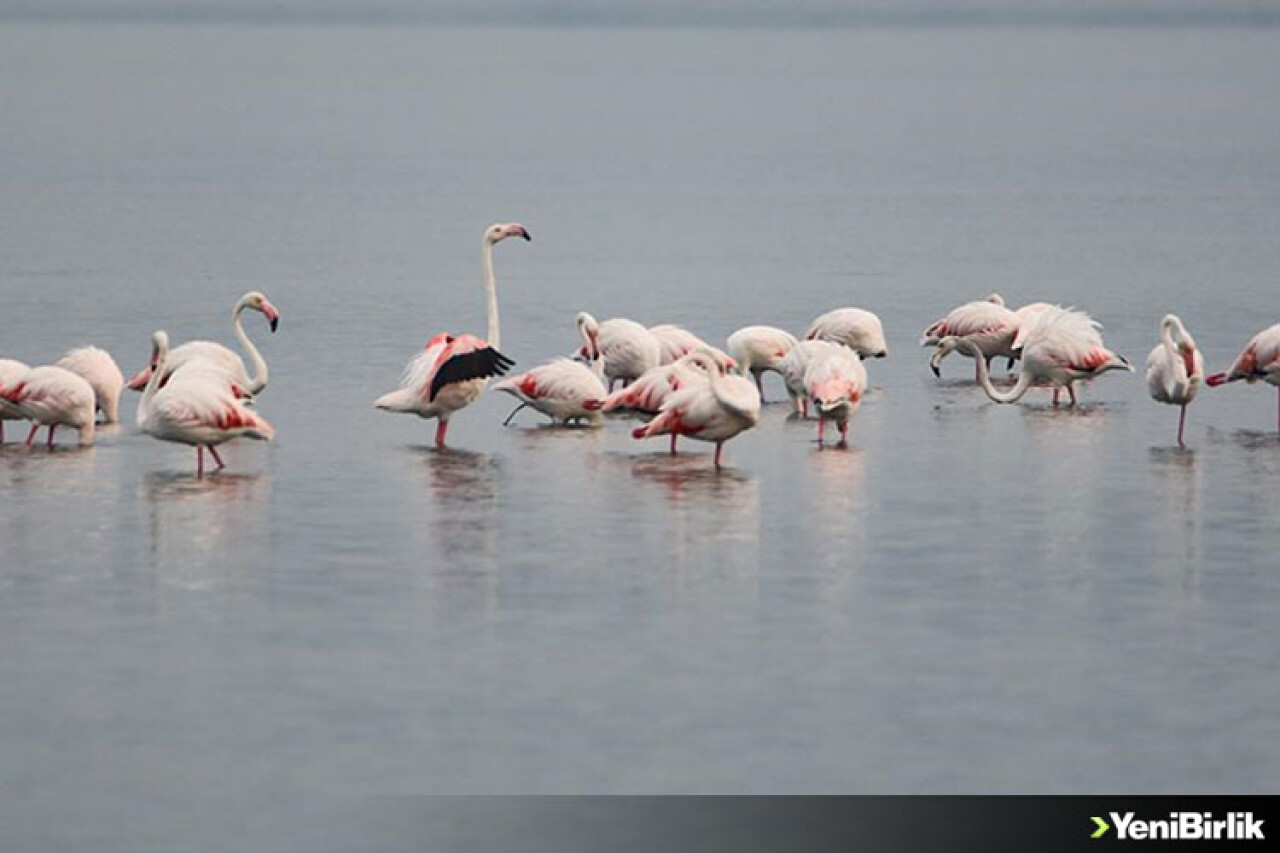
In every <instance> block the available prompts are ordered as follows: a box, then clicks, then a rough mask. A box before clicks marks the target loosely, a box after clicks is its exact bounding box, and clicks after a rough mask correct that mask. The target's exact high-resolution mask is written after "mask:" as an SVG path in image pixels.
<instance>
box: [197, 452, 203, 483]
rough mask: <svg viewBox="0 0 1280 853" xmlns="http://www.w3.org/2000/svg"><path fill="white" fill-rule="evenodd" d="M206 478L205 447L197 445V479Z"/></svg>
mask: <svg viewBox="0 0 1280 853" xmlns="http://www.w3.org/2000/svg"><path fill="white" fill-rule="evenodd" d="M203 476H204V445H203V444H197V445H196V479H199V478H200V477H203Z"/></svg>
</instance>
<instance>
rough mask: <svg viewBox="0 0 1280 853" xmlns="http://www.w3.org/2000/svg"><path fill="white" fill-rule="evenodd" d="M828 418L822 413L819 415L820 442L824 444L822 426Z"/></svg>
mask: <svg viewBox="0 0 1280 853" xmlns="http://www.w3.org/2000/svg"><path fill="white" fill-rule="evenodd" d="M826 422H827V419H826V418H824V417H823V416H822V415H818V444H822V427H823V425H824V424H826Z"/></svg>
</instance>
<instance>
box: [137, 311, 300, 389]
mask: <svg viewBox="0 0 1280 853" xmlns="http://www.w3.org/2000/svg"><path fill="white" fill-rule="evenodd" d="M246 310H253V311H258V312H259V313H261V314H262V316H264V317H266V318H267V322H268V323H269V324H270V327H271V331H272V332H275V330H276V328H277V327H278V326H279V325H280V312H279V311H277V310H276V307H275V306H274V305H272V304H271V301H270V300H269V299H267V297H266V294H264V293H262V292H261V291H258V290H251V291H249V292H248V293H246V294H245V295H244V296H241V297H240V299H239V300H238V301H237V302H236V304H235V308H233V309H232V311H231V327H232V329H233V330H234V332H235V336H236V340H237V341H239V342H240V346H241V348H242V349H244V351H245V353H246V354H247V355H248V356H249V361H250V363H252V364H253V376H250V375H249V371H248V370H247V369H246V368H245V366H244V361H243V360H242V359H241V358H240V356H238V355H236V353H235V351H234V350H231V349H229V348H228V347H225V346H223V345H222V344H219V343H215V342H213V341H188V342H187V343H185V344H182V345H181V346H177V347H174V349H173V351H172V352H170V353H169V361H168V365H169V366H168V368H167V371H168V372H167V373H166V375H164V376H162V377H160V387H162V388H163V387H164V385H165V383H166V382H168V381H169V376H170V375H172V374H173V372H174V371H176V370H177V369H178V368H180V367H183V366H184V365H187V364H190V363H192V362H195V361H205V362H209V363H211V364H212V365H214V366H216V367H217V368H218V369H220V370H223V371H225V372H226V374H227V376H228V377H229V378H231V379H232V380H233V381H234V382H235V383H236V385H237V387H239V388H242V389H244V393H245V394H246V395H248V396H250V397H252V396H254V395H257V394H259V393H261V392H262V391H263V389H265V388H266V387H267V379H268V378H269V376H270V374H269V373H268V372H267V363H266V361H264V360H263V358H262V354H261V353H260V352H258V348H257V347H256V346H254V345H253V341H251V340H249V336H248V335H247V334H245V331H244V326H243V325H242V324H241V316H240V315H242V314H243V313H244V312H245V311H246ZM150 378H151V368H150V367H147V368H146V369H144V370H142V371H139V372H138V373H137V374H135V375H134V376H133V378H131V379H130V380H129V382H128V386H127V387H128V388H129V389H130V390H131V391H141V390H142V389H143V388H145V387H146V385H147V381H148V380H150Z"/></svg>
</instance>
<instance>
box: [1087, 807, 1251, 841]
mask: <svg viewBox="0 0 1280 853" xmlns="http://www.w3.org/2000/svg"><path fill="white" fill-rule="evenodd" d="M1108 814H1109V816H1110V817H1111V824H1115V830H1116V832H1115V835H1114V836H1113V837H1114V838H1115V839H1116V840H1117V841H1154V840H1156V839H1161V840H1170V841H1264V840H1266V836H1264V835H1263V834H1262V823H1263V821H1262V819H1261V818H1255V817H1254V816H1253V812H1228V813H1227V816H1226V818H1221V819H1218V820H1215V819H1214V817H1213V812H1169V817H1168V819H1167V820H1164V819H1161V820H1142V819H1139V818H1136V817H1134V813H1133V812H1125V813H1124V814H1120V813H1119V812H1108ZM1092 820H1093V823H1094V826H1095V827H1096V829H1094V831H1093V834H1092V835H1090V836H1089V837H1090V838H1102V837H1103V836H1105V835H1106V834H1107V831H1108V830H1109V829H1111V824H1108V823H1107V822H1106V821H1105V820H1103V819H1102V818H1100V817H1094V818H1092Z"/></svg>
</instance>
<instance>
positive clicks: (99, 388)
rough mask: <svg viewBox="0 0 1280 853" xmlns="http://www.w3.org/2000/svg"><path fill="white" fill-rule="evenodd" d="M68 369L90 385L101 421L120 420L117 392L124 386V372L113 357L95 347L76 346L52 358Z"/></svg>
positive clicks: (58, 364)
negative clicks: (59, 356)
mask: <svg viewBox="0 0 1280 853" xmlns="http://www.w3.org/2000/svg"><path fill="white" fill-rule="evenodd" d="M56 364H57V366H58V367H61V368H63V369H64V370H70V371H71V372H72V373H74V374H76V375H77V376H79V377H80V378H81V379H83V380H85V381H86V382H88V383H89V385H90V387H92V388H93V397H94V401H95V405H96V406H97V409H98V411H99V412H102V422H103V423H106V424H114V423H119V422H120V392H121V391H123V390H124V374H122V373H121V372H120V368H119V366H117V365H116V361H115V359H113V358H112V357H111V354H110V353H108V352H107V351H106V350H103V349H99V348H98V347H76V348H75V349H73V350H70V351H68V352H67V354H66V355H64V356H63V357H62V358H60V359H58V361H57V362H56Z"/></svg>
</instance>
